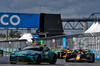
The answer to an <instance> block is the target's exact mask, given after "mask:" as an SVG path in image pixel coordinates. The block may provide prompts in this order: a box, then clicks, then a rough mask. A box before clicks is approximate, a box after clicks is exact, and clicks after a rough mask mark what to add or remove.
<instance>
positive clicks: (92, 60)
mask: <svg viewBox="0 0 100 66" xmlns="http://www.w3.org/2000/svg"><path fill="white" fill-rule="evenodd" d="M87 62H89V63H94V62H95V54H94V53H92V54H90V57H89V59H88V61H87Z"/></svg>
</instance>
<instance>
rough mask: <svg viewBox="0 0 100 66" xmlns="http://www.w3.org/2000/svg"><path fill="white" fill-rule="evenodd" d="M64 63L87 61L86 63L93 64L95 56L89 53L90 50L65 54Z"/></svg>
mask: <svg viewBox="0 0 100 66" xmlns="http://www.w3.org/2000/svg"><path fill="white" fill-rule="evenodd" d="M65 61H66V62H69V61H87V62H91V63H93V62H95V54H94V53H90V50H82V49H79V50H78V51H77V50H75V51H74V52H73V53H67V54H66V57H65Z"/></svg>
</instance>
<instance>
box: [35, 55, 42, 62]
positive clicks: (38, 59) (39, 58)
mask: <svg viewBox="0 0 100 66" xmlns="http://www.w3.org/2000/svg"><path fill="white" fill-rule="evenodd" d="M40 63H41V56H40V55H39V56H38V57H37V61H36V64H40Z"/></svg>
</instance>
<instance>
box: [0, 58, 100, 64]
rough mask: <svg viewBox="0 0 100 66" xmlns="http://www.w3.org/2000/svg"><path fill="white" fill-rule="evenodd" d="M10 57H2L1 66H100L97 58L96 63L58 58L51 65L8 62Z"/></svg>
mask: <svg viewBox="0 0 100 66" xmlns="http://www.w3.org/2000/svg"><path fill="white" fill-rule="evenodd" d="M8 60H9V58H8V57H3V58H2V57H0V66H100V60H96V61H95V63H87V62H65V60H64V59H57V62H56V64H54V65H51V64H49V63H41V64H38V65H37V64H26V63H25V64H24V63H17V64H14V65H12V64H10V63H9V62H8Z"/></svg>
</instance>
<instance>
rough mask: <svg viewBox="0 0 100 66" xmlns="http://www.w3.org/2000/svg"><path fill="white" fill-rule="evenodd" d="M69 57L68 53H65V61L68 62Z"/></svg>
mask: <svg viewBox="0 0 100 66" xmlns="http://www.w3.org/2000/svg"><path fill="white" fill-rule="evenodd" d="M69 58H70V54H66V58H65V61H66V62H69Z"/></svg>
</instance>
